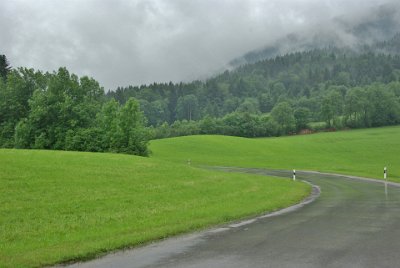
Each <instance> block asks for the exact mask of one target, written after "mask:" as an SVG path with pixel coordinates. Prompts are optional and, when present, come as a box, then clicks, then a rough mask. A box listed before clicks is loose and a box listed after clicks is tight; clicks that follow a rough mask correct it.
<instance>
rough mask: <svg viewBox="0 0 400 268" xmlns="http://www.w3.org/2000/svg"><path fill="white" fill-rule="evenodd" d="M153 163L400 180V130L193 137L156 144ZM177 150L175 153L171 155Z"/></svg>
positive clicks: (155, 141)
mask: <svg viewBox="0 0 400 268" xmlns="http://www.w3.org/2000/svg"><path fill="white" fill-rule="evenodd" d="M151 150H152V151H153V158H157V159H165V160H169V161H173V162H178V163H183V162H185V161H187V159H191V161H192V163H193V164H194V165H211V166H238V167H261V168H273V169H306V170H318V171H326V172H337V173H342V174H353V175H360V176H367V177H375V178H382V177H383V167H384V166H387V167H388V174H389V179H391V180H393V181H400V127H398V126H396V127H385V128H375V129H363V130H351V131H341V132H330V133H318V134H312V135H301V136H288V137H279V138H262V139H246V138H238V137H227V136H188V137H178V138H171V139H162V140H154V141H152V142H151ZM171 151H173V152H174V153H173V154H169V152H171Z"/></svg>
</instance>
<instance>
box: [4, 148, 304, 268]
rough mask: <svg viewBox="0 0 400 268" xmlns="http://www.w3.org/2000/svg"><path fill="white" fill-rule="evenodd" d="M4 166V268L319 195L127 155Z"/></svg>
mask: <svg viewBox="0 0 400 268" xmlns="http://www.w3.org/2000/svg"><path fill="white" fill-rule="evenodd" d="M170 154H171V155H173V154H174V153H173V151H170ZM0 165H1V169H0V185H1V187H0V203H1V207H0V241H1V243H0V266H1V267H37V266H44V265H51V264H55V263H60V262H65V261H70V260H84V259H88V258H93V257H95V256H98V255H101V254H103V253H104V252H108V251H112V250H115V249H120V248H126V247H131V246H135V245H138V244H141V243H145V242H148V241H151V240H154V239H160V238H164V237H167V236H170V235H174V234H177V233H182V232H187V231H192V230H196V229H201V228H206V227H207V226H210V225H215V224H219V223H223V222H227V221H230V220H233V219H237V218H243V217H247V216H250V215H255V214H259V213H262V212H265V211H273V210H277V209H279V208H282V207H286V206H289V205H291V204H293V203H296V202H298V201H299V200H301V199H303V198H304V197H305V196H307V195H308V194H309V192H310V187H309V186H308V185H306V184H303V183H294V182H291V181H289V180H282V179H276V178H271V177H265V176H256V175H248V174H234V173H223V172H216V171H208V170H200V169H197V168H193V167H190V166H188V165H187V164H186V165H179V164H175V163H170V162H166V161H161V160H157V159H149V158H142V157H135V156H128V155H117V154H100V153H77V152H61V151H58V152H56V151H35V150H6V149H2V150H0Z"/></svg>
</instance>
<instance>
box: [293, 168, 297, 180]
mask: <svg viewBox="0 0 400 268" xmlns="http://www.w3.org/2000/svg"><path fill="white" fill-rule="evenodd" d="M295 180H296V170H295V169H293V181H295Z"/></svg>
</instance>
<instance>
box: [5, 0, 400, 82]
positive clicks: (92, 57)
mask: <svg viewBox="0 0 400 268" xmlns="http://www.w3.org/2000/svg"><path fill="white" fill-rule="evenodd" d="M387 3H391V4H393V5H396V1H392V0H375V1H365V0H364V1H362V0H347V1H345V0H336V1H334V0H330V1H329V0H300V1H296V0H292V1H290V0H269V1H267V0H264V1H262V0H260V1H255V0H249V1H246V0H241V1H239V0H230V1H228V0H220V1H216V0H213V1H212V0H191V1H188V0H171V1H164V0H137V1H124V0H86V1H78V0H68V1H62V0H41V1H28V0H25V1H23V0H16V1H1V0H0V44H1V51H0V53H4V54H6V55H7V57H8V58H9V60H10V61H11V63H12V65H13V66H27V67H33V68H35V69H41V70H45V71H51V70H55V69H57V68H58V67H59V66H66V67H68V68H69V69H70V70H71V71H72V72H74V73H76V74H78V75H89V76H92V77H94V78H95V79H97V80H98V81H99V82H100V83H101V84H102V85H104V86H105V88H106V89H114V88H115V87H116V86H118V85H122V86H125V85H129V84H133V85H137V84H143V83H151V82H154V81H157V82H168V81H170V80H172V81H174V82H179V81H182V80H190V79H196V78H199V77H205V76H207V75H211V74H213V73H215V72H217V71H220V70H222V69H223V68H225V67H226V64H227V63H228V62H229V61H230V60H231V59H233V58H235V57H237V56H240V55H242V54H244V53H246V52H248V51H250V50H253V49H257V48H262V47H264V46H266V45H268V44H274V43H276V42H277V40H280V39H281V38H283V37H285V36H287V35H288V34H291V33H298V34H299V36H301V38H304V39H307V38H311V36H313V35H315V33H316V32H320V33H322V34H331V33H334V34H335V35H336V36H337V38H338V39H340V41H341V42H342V43H344V44H351V43H352V42H356V41H357V40H356V39H355V38H354V36H353V35H352V33H351V32H350V31H348V30H347V28H348V27H350V26H349V25H354V24H356V23H358V22H359V21H363V20H366V19H369V18H368V16H371V10H374V9H375V8H376V9H378V8H379V6H382V5H384V4H387ZM398 6H399V5H398V4H397V6H396V7H398ZM288 49H289V48H288Z"/></svg>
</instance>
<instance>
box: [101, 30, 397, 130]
mask: <svg viewBox="0 0 400 268" xmlns="http://www.w3.org/2000/svg"><path fill="white" fill-rule="evenodd" d="M396 46H400V38H399V35H396V36H395V37H394V38H393V39H392V40H388V41H384V42H381V43H378V44H375V45H372V46H371V47H364V48H363V49H362V50H361V51H352V50H349V49H337V48H327V49H315V50H311V51H306V52H297V53H291V54H288V55H284V56H278V57H275V58H273V59H267V60H263V61H259V62H256V63H254V64H247V65H244V66H241V67H239V68H237V69H235V70H232V71H225V72H224V73H222V74H220V75H217V76H215V77H213V78H210V79H208V80H206V81H193V82H190V83H179V84H172V83H165V84H163V83H155V84H151V85H146V86H140V87H134V86H129V87H125V88H118V89H117V90H116V91H115V92H114V91H110V92H108V94H107V97H109V98H115V99H116V100H118V101H119V102H120V103H121V104H123V103H124V102H125V101H126V100H127V99H128V98H129V97H135V98H137V99H138V100H139V102H140V103H141V105H142V104H143V105H142V106H141V107H142V109H143V111H144V113H145V115H146V117H147V118H148V126H149V127H151V128H153V129H155V133H156V134H155V136H156V137H168V136H175V135H188V133H190V134H198V133H210V134H211V133H218V134H227V135H241V136H254V133H258V134H257V135H256V136H262V134H261V133H262V132H260V131H253V132H252V131H249V132H248V133H245V132H243V131H238V129H237V128H235V127H233V126H234V125H237V124H236V122H238V120H239V118H241V117H242V118H244V117H246V116H247V114H250V115H251V119H250V118H248V119H249V120H250V121H251V120H252V119H253V118H256V117H257V118H259V117H260V118H261V117H262V118H263V119H262V122H266V121H269V122H270V125H269V127H270V126H276V129H274V131H272V132H268V133H275V134H274V135H284V134H293V133H297V132H300V131H301V130H302V129H313V128H314V124H310V123H311V122H323V126H324V127H323V128H327V129H337V128H345V127H351V128H355V127H372V126H382V125H393V124H398V123H399V118H398V104H399V90H400V89H399V81H400V56H399V54H396V53H394V52H393V53H392V54H391V53H382V51H394V50H393V49H391V48H393V47H396ZM378 100H379V101H380V102H379V101H378ZM381 104H383V106H382V105H381ZM389 107H390V108H389ZM193 121H194V122H193ZM239 121H240V120H239ZM321 124H322V123H321ZM321 124H318V126H319V127H317V128H318V129H319V128H321V127H320V126H321ZM206 125H209V126H210V127H211V126H212V127H211V128H210V129H209V130H206V129H207V128H204V126H206ZM215 125H218V126H215ZM167 128H169V131H167ZM221 128H225V130H224V131H222V130H221ZM178 129H180V130H181V131H180V130H178ZM217 129H219V130H217ZM160 133H164V134H165V135H161V134H160ZM168 133H169V134H168ZM237 133H240V134H237ZM251 133H253V134H251ZM268 135H270V134H268ZM268 135H267V136H268Z"/></svg>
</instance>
